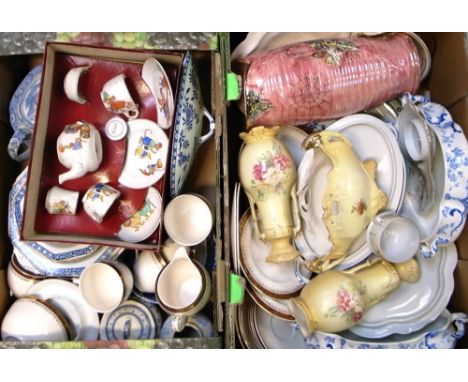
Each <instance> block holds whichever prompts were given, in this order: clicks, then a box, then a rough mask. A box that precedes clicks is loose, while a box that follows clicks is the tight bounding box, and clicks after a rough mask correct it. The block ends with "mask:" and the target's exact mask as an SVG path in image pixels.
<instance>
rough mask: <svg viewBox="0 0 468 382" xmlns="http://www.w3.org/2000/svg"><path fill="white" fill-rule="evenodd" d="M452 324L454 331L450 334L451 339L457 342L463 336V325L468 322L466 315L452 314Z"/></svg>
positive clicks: (467, 315)
mask: <svg viewBox="0 0 468 382" xmlns="http://www.w3.org/2000/svg"><path fill="white" fill-rule="evenodd" d="M452 322H453V324H454V325H455V328H456V331H455V332H454V333H452V337H454V338H455V339H457V340H459V339H461V338H462V337H463V336H464V335H465V324H466V323H467V322H468V314H465V313H452Z"/></svg>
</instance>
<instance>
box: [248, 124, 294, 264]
mask: <svg viewBox="0 0 468 382" xmlns="http://www.w3.org/2000/svg"><path fill="white" fill-rule="evenodd" d="M278 131H279V126H275V127H272V128H266V127H263V126H258V127H254V128H252V129H251V130H250V131H249V132H248V133H241V134H240V137H241V138H242V140H243V141H244V142H245V145H244V147H243V149H242V150H241V152H240V155H239V176H240V180H241V183H242V187H243V189H244V191H245V193H246V194H247V197H248V200H249V203H250V208H251V210H252V217H253V219H254V227H255V233H256V234H257V235H258V237H259V238H260V239H261V240H263V241H265V242H267V243H269V244H270V245H271V251H270V253H269V255H268V257H267V259H266V260H267V261H268V262H273V263H282V262H287V261H291V260H294V259H295V258H296V257H297V256H299V252H298V251H297V250H296V249H295V248H294V247H293V246H292V244H291V239H292V238H293V237H295V235H296V234H297V232H298V231H299V229H300V219H299V214H298V208H297V199H296V179H297V171H296V167H295V164H294V161H293V159H292V157H291V155H290V154H289V152H288V151H287V149H286V147H285V146H284V145H283V144H282V143H281V142H280V141H279V140H278V139H277V138H276V135H277V133H278Z"/></svg>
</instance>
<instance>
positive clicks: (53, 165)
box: [35, 53, 177, 244]
mask: <svg viewBox="0 0 468 382" xmlns="http://www.w3.org/2000/svg"><path fill="white" fill-rule="evenodd" d="M161 64H162V65H163V67H164V70H165V71H166V73H167V75H168V77H169V80H170V82H171V86H172V89H173V93H174V94H175V93H176V92H175V87H176V81H177V69H176V68H175V67H173V66H171V65H165V64H164V63H161ZM85 65H91V68H90V69H89V70H88V72H87V73H85V74H84V75H83V76H82V77H81V80H80V83H79V88H80V93H81V95H82V96H83V97H84V98H85V99H86V100H87V101H88V102H87V103H86V104H84V105H81V104H78V103H76V102H73V101H70V100H69V99H68V98H67V97H66V95H65V93H64V90H63V81H64V78H65V75H66V74H67V72H68V71H69V70H70V69H72V68H74V67H77V66H85ZM142 66H143V65H142V64H140V63H131V62H119V61H110V60H97V59H94V58H88V57H83V56H73V55H67V54H63V53H57V54H56V57H55V66H54V77H53V81H52V95H51V99H50V114H49V121H48V127H47V139H46V145H45V149H44V161H43V167H42V175H41V183H40V192H39V201H38V203H39V204H38V208H37V213H36V220H35V229H36V230H37V231H38V232H48V233H63V234H73V235H86V236H88V235H89V236H94V237H105V238H115V237H117V233H118V231H119V229H120V225H121V224H122V223H123V222H124V221H125V220H127V219H128V218H129V217H130V216H131V215H133V213H135V212H136V211H138V210H139V209H140V208H141V207H142V206H143V204H144V200H145V197H146V194H147V189H142V190H134V189H130V188H127V187H125V186H123V185H120V184H119V183H118V178H119V175H120V173H121V171H122V168H123V166H124V163H125V155H126V139H122V140H120V141H111V140H110V139H108V138H107V136H106V135H105V132H104V127H105V124H106V122H107V121H108V120H109V119H110V118H112V117H115V116H116V114H114V113H112V112H110V111H108V110H107V109H106V108H105V107H104V104H103V103H102V101H101V97H100V92H101V90H102V87H103V86H104V84H105V83H106V82H107V81H108V80H110V79H111V78H113V77H115V76H117V75H119V74H121V73H125V74H126V76H127V79H126V83H127V87H128V89H129V92H130V94H131V96H132V98H133V100H134V101H135V103H137V104H138V105H139V111H140V115H139V118H145V119H150V120H153V121H156V122H157V111H156V104H155V100H154V98H153V96H152V94H151V92H150V90H149V88H148V87H147V86H146V84H145V82H144V81H143V79H142V78H141V69H142ZM119 116H120V117H122V118H123V119H125V117H124V116H123V115H119ZM78 120H84V121H86V122H89V123H92V124H93V125H94V126H95V127H96V128H97V129H98V130H99V132H100V135H101V140H102V145H103V159H102V162H101V165H100V166H99V168H98V170H97V171H95V172H93V173H88V174H86V175H85V176H83V177H81V178H79V179H74V180H70V181H67V182H65V183H64V184H62V185H60V184H59V183H58V176H59V174H61V173H64V172H66V171H68V169H67V168H66V167H64V166H63V165H62V164H61V163H60V162H59V160H58V157H57V151H56V143H57V138H58V136H59V135H60V133H61V132H62V131H63V128H64V127H65V125H67V124H71V123H74V122H76V121H78ZM165 132H166V134H167V135H168V137H169V138H171V131H170V129H167V130H165ZM168 152H170V149H169V150H168ZM167 160H169V158H168V159H167ZM168 165H169V163H168V162H166V168H167V166H168ZM166 176H167V169H166V173H165V174H164V176H163V177H162V178H161V179H160V180H159V181H158V182H157V183H156V184H155V185H154V187H155V188H156V189H157V190H158V191H159V192H160V193H161V195H162V196H163V197H164V184H165V178H166ZM99 182H102V183H109V184H110V185H111V186H112V187H114V188H116V189H118V190H119V191H120V192H121V196H120V198H119V200H118V201H117V202H115V203H114V205H113V206H112V207H111V209H110V210H109V211H108V213H107V215H106V216H105V218H104V220H103V222H102V223H101V224H98V223H96V222H95V221H94V220H92V219H91V218H90V217H89V216H88V215H87V214H86V213H85V211H84V210H83V205H82V202H81V199H82V198H83V196H84V193H85V192H86V191H87V189H88V188H89V187H90V186H92V185H93V184H95V183H99ZM52 186H60V187H62V188H65V189H68V190H73V191H79V192H80V199H79V203H78V208H77V214H76V215H75V216H70V215H50V214H49V213H48V212H47V210H46V209H45V198H46V195H47V191H48V190H49V189H50V188H51V187H52ZM159 230H160V228H158V229H157V230H156V232H154V233H153V235H152V236H151V237H150V238H148V239H147V240H145V241H143V242H142V243H146V244H157V243H158V242H159Z"/></svg>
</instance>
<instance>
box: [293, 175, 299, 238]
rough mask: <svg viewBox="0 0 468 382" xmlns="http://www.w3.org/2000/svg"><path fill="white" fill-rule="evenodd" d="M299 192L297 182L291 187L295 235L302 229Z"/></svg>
mask: <svg viewBox="0 0 468 382" xmlns="http://www.w3.org/2000/svg"><path fill="white" fill-rule="evenodd" d="M296 195H297V192H296V183H294V185H293V187H292V189H291V201H292V203H291V207H292V218H293V222H294V229H293V236H294V237H295V236H296V235H297V233H298V232H299V231H300V230H301V217H300V215H299V204H298V201H297V197H296Z"/></svg>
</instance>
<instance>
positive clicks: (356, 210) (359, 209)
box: [351, 199, 367, 215]
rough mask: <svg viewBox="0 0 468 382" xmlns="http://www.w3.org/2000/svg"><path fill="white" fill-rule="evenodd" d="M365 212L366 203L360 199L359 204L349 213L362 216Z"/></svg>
mask: <svg viewBox="0 0 468 382" xmlns="http://www.w3.org/2000/svg"><path fill="white" fill-rule="evenodd" d="M365 211H367V203H366V201H365V200H364V199H360V200H359V202H357V203H356V204H355V205H354V206H353V208H352V210H351V213H357V214H358V215H362V214H363V213H364V212H365Z"/></svg>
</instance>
